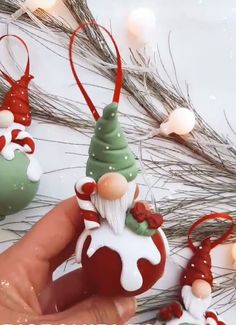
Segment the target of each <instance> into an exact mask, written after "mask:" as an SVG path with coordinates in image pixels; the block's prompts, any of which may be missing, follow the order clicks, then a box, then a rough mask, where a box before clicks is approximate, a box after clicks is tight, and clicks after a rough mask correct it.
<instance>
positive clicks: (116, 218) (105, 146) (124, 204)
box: [69, 22, 167, 296]
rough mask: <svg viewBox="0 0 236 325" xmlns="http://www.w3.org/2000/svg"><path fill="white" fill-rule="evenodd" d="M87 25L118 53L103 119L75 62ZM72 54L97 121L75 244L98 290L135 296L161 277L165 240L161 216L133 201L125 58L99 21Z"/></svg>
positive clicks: (134, 169)
mask: <svg viewBox="0 0 236 325" xmlns="http://www.w3.org/2000/svg"><path fill="white" fill-rule="evenodd" d="M88 27H90V28H91V27H92V28H101V29H102V30H103V31H105V32H106V33H107V34H108V35H109V37H110V38H111V40H112V42H113V44H114V47H115V50H116V54H117V74H116V85H115V91H114V96H113V101H112V103H111V104H109V105H107V106H106V107H105V108H104V110H103V114H102V116H101V117H100V115H99V113H98V112H97V109H96V107H95V105H94V104H93V102H92V100H91V98H90V97H89V95H88V94H87V92H86V90H85V89H84V87H83V85H82V82H81V81H80V79H79V77H78V76H77V72H76V69H75V66H74V63H73V44H74V41H75V37H76V35H77V33H78V32H80V31H82V30H83V29H85V28H88ZM69 56H70V64H71V69H72V72H73V75H74V77H75V80H76V82H77V84H78V86H79V88H80V90H81V92H82V94H83V96H84V98H85V101H86V103H87V104H88V108H89V109H90V111H91V113H92V115H93V117H94V119H95V120H96V126H95V135H94V136H93V138H92V140H91V144H90V148H89V159H88V162H87V168H86V177H84V178H81V179H80V180H79V181H78V182H77V183H76V186H75V189H76V195H77V200H78V204H79V206H80V215H81V216H82V218H83V219H84V225H85V230H84V232H83V233H82V235H81V236H80V238H79V240H78V243H77V248H76V257H77V261H78V262H79V263H80V262H81V263H82V266H83V268H84V270H85V274H86V277H87V282H88V283H89V285H90V286H91V287H92V288H93V290H94V291H95V292H97V293H99V294H102V295H106V296H119V295H124V296H134V295H137V294H140V293H142V292H144V291H146V290H148V289H150V288H151V287H152V286H153V285H154V284H155V283H156V281H157V280H159V279H160V277H161V276H162V274H163V272H164V268H165V263H166V252H167V247H166V246H165V243H166V242H167V240H166V238H165V235H164V233H163V231H162V230H161V229H160V226H161V225H162V222H163V219H162V217H161V216H160V215H158V214H154V213H152V212H151V211H149V210H148V209H147V208H146V206H145V205H143V204H141V203H140V202H135V200H136V198H137V194H138V190H137V183H136V178H137V174H138V166H137V163H136V160H135V157H134V154H133V153H132V152H131V150H130V149H129V146H128V142H127V140H126V137H125V134H124V133H123V131H122V128H121V126H120V123H119V121H118V116H117V114H118V103H119V99H120V93H121V87H122V61H121V56H120V53H119V49H118V46H117V44H116V42H115V40H114V38H113V36H112V35H111V33H110V32H109V31H108V30H107V29H106V28H104V27H103V26H100V25H98V24H96V23H95V22H85V23H84V24H82V25H80V26H79V28H78V29H77V30H76V31H75V32H74V33H73V35H72V37H71V41H70V46H69ZM140 211H141V214H142V216H140Z"/></svg>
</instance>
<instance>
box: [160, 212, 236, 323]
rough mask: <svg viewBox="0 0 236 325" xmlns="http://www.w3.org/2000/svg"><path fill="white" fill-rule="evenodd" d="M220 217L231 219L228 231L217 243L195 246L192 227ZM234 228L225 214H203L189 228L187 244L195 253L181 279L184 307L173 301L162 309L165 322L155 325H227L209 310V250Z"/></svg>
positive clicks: (207, 241)
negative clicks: (191, 236) (191, 237)
mask: <svg viewBox="0 0 236 325" xmlns="http://www.w3.org/2000/svg"><path fill="white" fill-rule="evenodd" d="M218 218H219V219H220V218H221V219H226V220H229V221H231V223H232V224H231V226H230V228H229V229H228V230H227V232H226V233H225V234H224V235H223V236H222V237H221V238H219V239H218V240H216V241H215V242H212V241H211V240H210V238H207V239H205V240H203V241H202V242H201V244H200V245H199V246H197V247H195V246H194V245H193V243H192V240H191V239H190V235H191V233H192V232H193V230H194V229H195V228H196V227H197V226H199V225H200V224H202V223H203V222H205V221H207V220H210V219H218ZM233 228H234V223H233V219H232V217H231V216H229V215H227V214H224V213H219V214H212V215H208V216H204V217H202V218H201V219H199V220H198V221H196V222H195V223H194V224H193V225H192V227H191V228H190V229H189V234H188V244H189V247H190V248H191V250H192V251H193V256H192V258H191V259H190V260H189V262H188V264H187V267H186V269H185V270H184V272H183V273H182V275H181V280H180V284H181V297H182V303H183V306H181V305H180V303H178V302H174V303H172V304H171V305H169V306H167V307H164V308H162V309H161V310H160V314H159V316H160V318H161V319H162V321H161V322H157V323H156V325H157V324H166V325H226V324H225V323H224V322H223V321H221V320H220V319H219V317H218V315H217V313H216V312H215V311H213V310H210V306H211V303H212V287H213V275H212V270H211V267H212V265H211V256H210V252H211V250H212V249H213V248H214V247H216V246H217V245H219V244H221V243H222V242H223V241H224V240H225V239H227V238H228V237H229V235H230V234H231V233H232V231H233Z"/></svg>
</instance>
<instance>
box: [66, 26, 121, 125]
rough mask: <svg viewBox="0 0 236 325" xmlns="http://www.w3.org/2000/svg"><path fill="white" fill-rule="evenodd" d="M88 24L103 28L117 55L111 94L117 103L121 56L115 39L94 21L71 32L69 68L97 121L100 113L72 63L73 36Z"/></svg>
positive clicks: (119, 89)
mask: <svg viewBox="0 0 236 325" xmlns="http://www.w3.org/2000/svg"><path fill="white" fill-rule="evenodd" d="M89 25H93V26H96V27H99V28H101V29H102V30H104V31H105V32H106V33H107V34H108V35H109V37H110V38H111V41H112V43H113V45H114V47H115V50H116V55H117V74H116V85H115V90H114V95H113V102H115V103H117V104H118V103H119V100H120V93H121V88H122V80H123V72H122V62H121V56H120V51H119V49H118V46H117V44H116V41H115V39H114V38H113V36H112V34H111V33H110V32H109V31H108V30H107V29H106V28H105V27H103V26H101V25H99V24H97V23H96V22H94V21H88V22H85V23H83V24H81V25H80V26H79V27H78V28H77V29H76V30H75V31H74V32H73V34H72V36H71V39H70V44H69V57H70V65H71V69H72V72H73V75H74V78H75V80H76V83H77V85H78V87H79V89H80V91H81V93H82V94H83V96H84V99H85V101H86V103H87V105H88V107H89V109H90V111H91V113H92V114H93V117H94V119H95V120H96V121H97V120H98V119H99V118H100V115H99V113H98V111H97V109H96V107H95V105H94V104H93V102H92V100H91V98H90V97H89V95H88V93H87V91H86V90H85V88H84V86H83V85H82V82H81V81H80V79H79V77H78V74H77V72H76V69H75V65H74V61H73V45H74V41H75V37H76V34H77V33H79V32H80V31H82V30H83V29H84V28H85V27H87V26H89Z"/></svg>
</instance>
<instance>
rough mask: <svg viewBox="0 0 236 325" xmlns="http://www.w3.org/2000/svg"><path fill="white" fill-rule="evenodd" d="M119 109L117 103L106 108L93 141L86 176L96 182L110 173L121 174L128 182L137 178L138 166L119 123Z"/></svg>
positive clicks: (98, 122) (97, 125)
mask: <svg viewBox="0 0 236 325" xmlns="http://www.w3.org/2000/svg"><path fill="white" fill-rule="evenodd" d="M117 108H118V105H117V104H116V103H112V104H110V105H108V106H106V107H105V109H104V110H103V115H102V117H101V118H100V119H99V120H98V121H97V124H96V128H95V135H94V136H93V138H92V140H91V144H90V148H89V159H88V162H87V168H86V175H87V176H90V177H92V178H93V179H94V180H95V181H98V180H99V178H100V177H101V176H102V175H104V174H106V173H109V172H119V173H120V174H122V175H123V176H124V177H125V178H126V179H127V181H128V182H131V181H132V180H134V179H135V178H136V177H137V173H138V166H137V163H136V161H135V157H134V154H133V153H132V152H131V150H130V149H129V147H128V142H127V140H126V138H125V135H124V133H123V131H122V129H121V126H120V123H119V121H118V117H117Z"/></svg>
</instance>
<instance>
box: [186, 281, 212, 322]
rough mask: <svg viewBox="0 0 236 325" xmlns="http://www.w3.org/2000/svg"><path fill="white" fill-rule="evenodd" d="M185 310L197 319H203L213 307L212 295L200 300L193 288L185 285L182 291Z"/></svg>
mask: <svg viewBox="0 0 236 325" xmlns="http://www.w3.org/2000/svg"><path fill="white" fill-rule="evenodd" d="M181 295H182V299H183V303H184V307H185V309H186V310H187V311H188V312H189V313H190V314H191V315H192V316H193V317H195V318H196V319H201V318H202V317H203V315H204V314H205V313H206V311H207V310H208V309H209V307H210V305H211V299H212V297H211V295H210V296H209V297H207V298H205V299H200V298H197V297H196V296H194V294H193V293H192V287H190V286H188V285H185V286H184V287H183V288H182V291H181Z"/></svg>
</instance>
